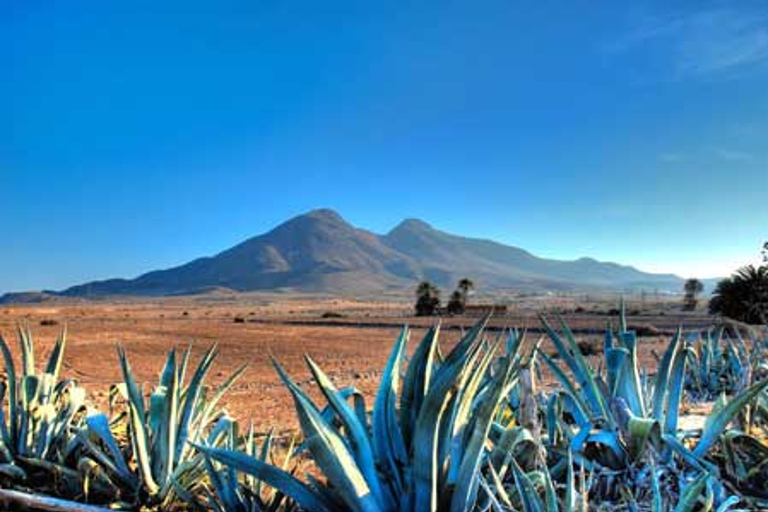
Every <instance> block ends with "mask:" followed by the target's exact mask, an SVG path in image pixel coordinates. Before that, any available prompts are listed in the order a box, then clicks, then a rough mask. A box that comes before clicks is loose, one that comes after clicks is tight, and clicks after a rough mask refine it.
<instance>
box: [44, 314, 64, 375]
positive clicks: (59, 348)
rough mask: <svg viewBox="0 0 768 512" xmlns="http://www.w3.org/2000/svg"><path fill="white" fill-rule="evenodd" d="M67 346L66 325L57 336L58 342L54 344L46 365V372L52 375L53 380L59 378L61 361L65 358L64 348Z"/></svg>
mask: <svg viewBox="0 0 768 512" xmlns="http://www.w3.org/2000/svg"><path fill="white" fill-rule="evenodd" d="M66 346H67V328H66V326H65V327H64V328H63V329H62V330H61V332H60V333H59V336H58V337H57V338H56V343H55V344H54V345H53V350H52V351H51V355H50V357H49V358H48V364H47V365H46V367H45V373H49V374H51V375H52V380H53V382H56V381H57V380H58V379H59V370H60V369H61V362H62V360H63V359H64V348H65V347H66Z"/></svg>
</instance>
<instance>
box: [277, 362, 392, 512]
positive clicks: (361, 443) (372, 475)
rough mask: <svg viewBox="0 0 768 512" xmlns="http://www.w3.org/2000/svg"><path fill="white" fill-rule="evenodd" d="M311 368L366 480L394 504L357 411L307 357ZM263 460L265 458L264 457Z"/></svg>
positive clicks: (378, 494) (379, 496)
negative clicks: (381, 478) (384, 488)
mask: <svg viewBox="0 0 768 512" xmlns="http://www.w3.org/2000/svg"><path fill="white" fill-rule="evenodd" d="M306 361H307V364H308V365H309V369H310V371H311V372H312V375H313V376H314V378H315V382H317V384H318V386H319V387H320V390H321V391H322V393H323V396H325V398H326V400H328V403H329V404H330V405H331V407H332V408H333V410H334V411H335V412H336V414H337V416H338V417H339V419H340V420H341V422H342V424H343V425H344V428H345V429H346V431H347V435H348V436H349V443H350V445H351V447H352V450H353V451H354V452H355V461H356V462H357V465H358V466H359V467H360V470H361V472H362V473H363V475H364V476H365V480H366V482H368V485H369V486H370V487H371V490H372V491H373V493H374V494H375V495H376V497H377V500H378V501H379V502H380V503H387V504H388V508H389V507H392V506H394V504H393V499H392V497H391V496H386V497H385V495H384V491H383V490H382V488H381V485H380V482H379V475H378V473H377V471H376V466H375V461H374V456H373V449H372V447H371V443H370V441H369V439H368V433H367V430H366V426H365V425H363V424H361V423H360V421H359V419H358V417H357V415H356V414H355V411H354V410H352V408H351V407H350V406H349V404H347V402H346V401H345V400H344V399H343V398H342V397H341V395H340V394H339V392H338V391H337V390H336V387H335V386H334V385H333V382H331V379H329V378H328V376H327V375H326V374H325V373H324V372H323V371H322V370H321V369H320V367H319V366H317V364H316V363H315V362H314V361H313V360H312V358H310V357H309V356H307V357H306ZM262 460H263V459H262Z"/></svg>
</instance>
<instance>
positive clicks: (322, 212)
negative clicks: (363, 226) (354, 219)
mask: <svg viewBox="0 0 768 512" xmlns="http://www.w3.org/2000/svg"><path fill="white" fill-rule="evenodd" d="M299 217H307V218H310V219H315V220H324V221H328V222H344V223H346V221H345V220H344V218H343V217H342V216H341V215H339V214H338V212H336V210H332V209H330V208H317V209H315V210H310V211H308V212H307V213H305V214H303V215H299Z"/></svg>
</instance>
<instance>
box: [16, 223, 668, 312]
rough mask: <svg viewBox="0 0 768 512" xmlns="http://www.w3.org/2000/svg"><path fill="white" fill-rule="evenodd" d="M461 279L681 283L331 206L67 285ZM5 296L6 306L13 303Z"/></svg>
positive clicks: (370, 287) (536, 283)
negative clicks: (373, 225) (119, 275)
mask: <svg viewBox="0 0 768 512" xmlns="http://www.w3.org/2000/svg"><path fill="white" fill-rule="evenodd" d="M462 277H469V278H471V279H472V280H474V281H475V282H476V283H477V285H478V286H479V287H481V288H482V289H484V290H502V289H515V290H524V291H548V290H559V291H591V290H595V291H598V290H605V291H625V290H638V289H645V290H659V291H674V292H679V291H680V290H681V289H682V285H683V280H682V279H681V278H680V277H677V276H675V275H671V274H650V273H646V272H641V271H639V270H637V269H635V268H633V267H630V266H625V265H619V264H616V263H605V262H600V261H597V260H594V259H591V258H581V259H578V260H574V261H561V260H553V259H545V258H539V257H536V256H534V255H533V254H531V253H529V252H527V251H525V250H523V249H520V248H518V247H511V246H508V245H503V244H500V243H497V242H494V241H491V240H481V239H475V238H465V237H461V236H457V235H452V234H449V233H445V232H442V231H439V230H437V229H434V228H433V227H432V226H430V225H429V224H427V223H425V222H423V221H420V220H415V219H409V220H405V221H403V222H402V223H400V224H399V225H398V226H397V227H395V228H394V229H393V230H392V231H390V232H389V233H387V234H386V235H376V234H374V233H371V232H369V231H366V230H363V229H359V228H356V227H354V226H352V225H351V224H349V223H348V222H346V221H345V220H344V219H343V218H342V217H341V216H339V214H337V213H336V212H334V211H332V210H327V209H323V210H314V211H311V212H309V213H307V214H304V215H300V216H298V217H295V218H293V219H291V220H289V221H287V222H285V223H283V224H281V225H279V226H277V227H276V228H275V229H273V230H272V231H269V232H268V233H265V234H263V235H259V236H255V237H253V238H250V239H248V240H246V241H244V242H243V243H241V244H239V245H236V246H234V247H232V248H230V249H227V250H225V251H223V252H221V253H219V254H217V255H215V256H212V257H206V258H200V259H196V260H193V261H191V262H189V263H186V264H184V265H181V266H178V267H174V268H170V269H166V270H157V271H153V272H149V273H146V274H143V275H141V276H139V277H137V278H136V279H109V280H106V281H95V282H91V283H86V284H82V285H78V286H73V287H71V288H68V289H66V290H64V291H62V292H47V293H48V294H52V295H63V296H69V297H98V296H109V295H150V296H151V295H176V294H185V293H203V292H205V290H209V289H214V290H216V289H229V290H234V291H256V290H295V291H308V292H320V293H329V294H334V293H376V292H384V291H397V290H407V289H410V288H412V287H413V286H414V285H415V283H416V282H417V281H418V280H421V279H429V280H431V281H433V282H435V283H436V284H437V285H439V286H441V287H452V286H454V285H455V284H456V282H457V281H458V280H459V279H460V278H462ZM13 296H19V294H9V295H8V296H6V301H8V300H13Z"/></svg>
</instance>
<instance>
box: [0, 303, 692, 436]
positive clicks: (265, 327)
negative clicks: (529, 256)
mask: <svg viewBox="0 0 768 512" xmlns="http://www.w3.org/2000/svg"><path fill="white" fill-rule="evenodd" d="M557 306H558V308H559V309H561V308H563V307H565V305H564V304H563V303H559V304H557ZM553 307H555V306H553V304H552V302H551V301H549V302H534V303H532V305H531V306H530V307H523V308H521V309H518V310H513V311H511V312H509V313H508V314H507V316H503V317H496V318H494V319H493V321H492V322H491V326H492V327H493V328H495V329H501V328H503V327H527V328H535V327H537V326H538V325H539V322H538V319H537V318H536V315H535V313H534V311H535V310H551V309H553ZM660 307H661V309H664V307H665V306H663V305H662V306H660ZM666 308H667V309H669V306H668V305H667V306H666ZM565 309H567V307H565ZM656 309H657V310H658V309H659V308H658V307H657V308H656ZM657 310H654V311H656V313H658V311H657ZM328 311H332V312H334V313H337V314H340V315H343V316H342V317H340V318H324V317H323V313H325V312H328ZM408 315H410V308H409V305H408V304H407V303H406V302H361V301H343V300H335V299H321V298H310V299H303V298H299V299H296V298H278V299H274V298H267V299H264V298H262V299H258V300H257V299H253V298H250V299H244V300H243V299H238V300H203V299H166V300H161V301H151V302H150V301H145V302H136V301H130V302H122V303H102V302H99V303H79V304H51V305H35V306H13V307H11V306H5V307H0V333H2V335H3V336H4V337H5V339H6V340H7V341H9V342H11V343H12V344H14V343H15V337H16V335H15V332H14V330H15V327H16V325H18V324H19V323H20V322H26V323H28V324H29V325H30V327H31V328H32V329H33V332H34V334H35V340H36V347H37V350H38V352H37V354H38V359H40V357H41V354H47V353H48V351H49V350H50V348H51V346H52V344H53V341H54V339H55V337H56V335H57V334H58V332H59V330H60V329H61V327H62V326H63V325H64V324H66V325H67V327H68V333H69V334H68V340H69V342H68V346H67V351H66V356H65V362H64V364H65V369H64V370H63V371H64V374H65V375H66V376H68V377H74V378H76V379H77V380H78V381H79V382H80V383H82V384H83V385H85V386H86V388H87V389H88V391H89V392H90V393H91V400H93V401H94V402H96V403H99V404H101V405H103V404H104V402H105V401H106V396H107V391H108V389H109V386H110V385H111V384H113V383H115V382H117V381H118V380H119V379H120V374H119V366H118V364H117V358H116V355H115V346H116V344H118V343H121V344H123V345H124V346H125V347H126V349H127V351H128V354H129V356H130V361H131V365H132V367H133V369H134V371H135V372H136V374H137V376H138V378H139V379H140V380H141V381H143V382H145V383H147V384H153V383H154V382H156V379H157V373H158V372H159V370H160V366H161V365H162V364H163V361H164V354H165V352H166V351H167V350H168V349H169V348H171V347H172V346H174V345H177V346H186V345H187V344H189V343H194V345H193V346H194V348H193V355H195V356H198V355H200V354H201V353H202V351H203V350H204V349H205V348H207V347H208V346H210V345H211V344H213V343H217V344H218V345H219V348H220V355H219V358H218V360H217V362H216V364H215V366H214V369H213V372H212V381H213V382H220V381H222V380H223V379H225V378H226V377H227V376H228V375H229V374H230V373H231V372H232V371H234V369H235V368H237V367H238V366H239V365H241V364H247V365H248V370H247V371H246V373H245V374H244V375H243V377H242V378H241V379H240V381H239V382H238V383H237V385H236V386H235V387H234V389H233V390H232V391H231V392H230V394H229V395H228V396H227V398H226V402H225V403H226V406H227V410H228V411H229V412H230V413H231V414H232V415H234V416H235V417H236V418H238V419H240V420H241V421H243V422H246V423H247V422H248V421H249V420H251V421H253V422H254V424H255V425H256V427H257V429H258V430H260V431H266V430H267V429H269V428H272V427H274V428H276V429H277V430H278V431H287V430H294V429H295V428H296V426H297V423H296V420H295V417H294V415H293V408H292V402H291V400H290V396H289V394H288V393H287V392H286V391H285V390H284V388H283V386H282V385H281V384H280V383H279V381H278V379H277V376H276V375H275V372H274V370H273V368H272V366H271V363H270V356H273V357H275V358H276V359H278V360H279V361H280V362H281V363H282V364H283V365H284V366H286V368H287V369H288V371H289V372H290V373H291V374H292V375H294V376H295V377H296V378H297V380H298V381H299V382H308V380H307V379H308V378H309V372H308V371H307V369H306V366H305V364H304V362H303V356H304V355H305V354H309V355H311V356H312V357H313V358H314V359H315V360H316V361H317V362H319V363H320V365H321V366H322V367H323V368H324V369H325V370H326V371H327V373H328V374H329V375H330V376H331V377H332V378H333V379H334V380H335V381H336V383H337V385H341V386H350V385H353V386H355V387H357V388H358V389H359V390H361V391H362V392H363V393H364V395H365V396H366V398H367V399H368V400H369V404H370V401H371V400H372V399H373V396H374V393H375V391H376V386H377V384H378V375H379V373H378V372H379V370H380V369H381V368H382V367H383V365H384V362H385V360H386V357H387V355H388V352H389V349H390V347H391V345H392V343H393V341H394V340H395V337H396V336H397V333H398V331H399V328H400V326H401V325H403V324H406V323H408V324H410V325H412V326H413V327H414V329H413V333H412V338H411V348H413V346H414V345H415V343H416V341H417V340H418V339H419V337H420V336H421V335H422V333H423V331H424V328H425V327H426V326H428V325H430V324H431V323H432V322H433V321H434V320H433V319H423V318H420V319H416V318H412V317H409V316H408ZM236 318H237V319H238V320H235V319H236ZM567 319H568V322H569V324H570V325H571V327H572V328H574V329H575V330H577V332H578V331H581V332H583V333H595V334H583V335H582V337H583V338H584V339H589V340H591V341H592V342H593V343H599V340H600V339H601V337H600V336H599V335H598V334H596V333H598V332H599V331H600V330H602V329H604V327H605V324H606V322H607V321H608V320H609V319H610V318H609V317H607V316H601V315H595V314H589V312H587V314H579V315H569V316H568V317H567ZM52 321H53V322H52ZM474 321H476V319H472V318H451V319H446V320H444V322H443V324H444V326H445V327H446V329H445V332H444V334H443V335H442V336H441V338H442V342H443V343H446V344H451V343H453V342H454V341H455V340H456V339H457V338H458V336H459V335H460V326H468V325H470V324H471V323H472V322H474ZM706 321H707V319H706V318H704V317H701V316H693V317H685V318H682V317H677V316H670V315H669V314H665V315H664V316H659V315H658V314H656V315H651V316H642V317H640V316H635V317H630V318H629V323H630V325H632V324H635V325H639V326H647V325H654V326H655V327H658V328H661V330H662V333H661V334H660V335H654V336H646V337H643V338H642V341H641V343H640V345H639V351H640V359H641V362H642V363H643V364H644V365H645V367H646V368H648V369H649V371H650V372H651V373H652V372H653V371H654V370H655V367H656V362H655V358H654V357H653V355H652V351H653V350H655V351H656V352H661V351H662V350H663V348H664V347H665V345H666V343H667V341H668V339H669V335H668V334H667V332H668V331H670V330H672V329H674V327H675V326H676V325H677V324H678V323H685V324H686V325H689V326H691V327H696V326H701V325H703V324H704V323H706ZM41 323H42V324H51V323H55V324H56V325H41ZM529 336H530V337H533V338H535V337H538V336H539V334H538V333H536V332H532V333H531V334H530V335H529ZM543 347H544V348H545V350H548V348H547V343H545V344H544V345H543ZM544 384H545V385H546V384H547V383H546V382H545V383H544ZM148 389H149V385H148V386H147V387H146V390H148Z"/></svg>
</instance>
